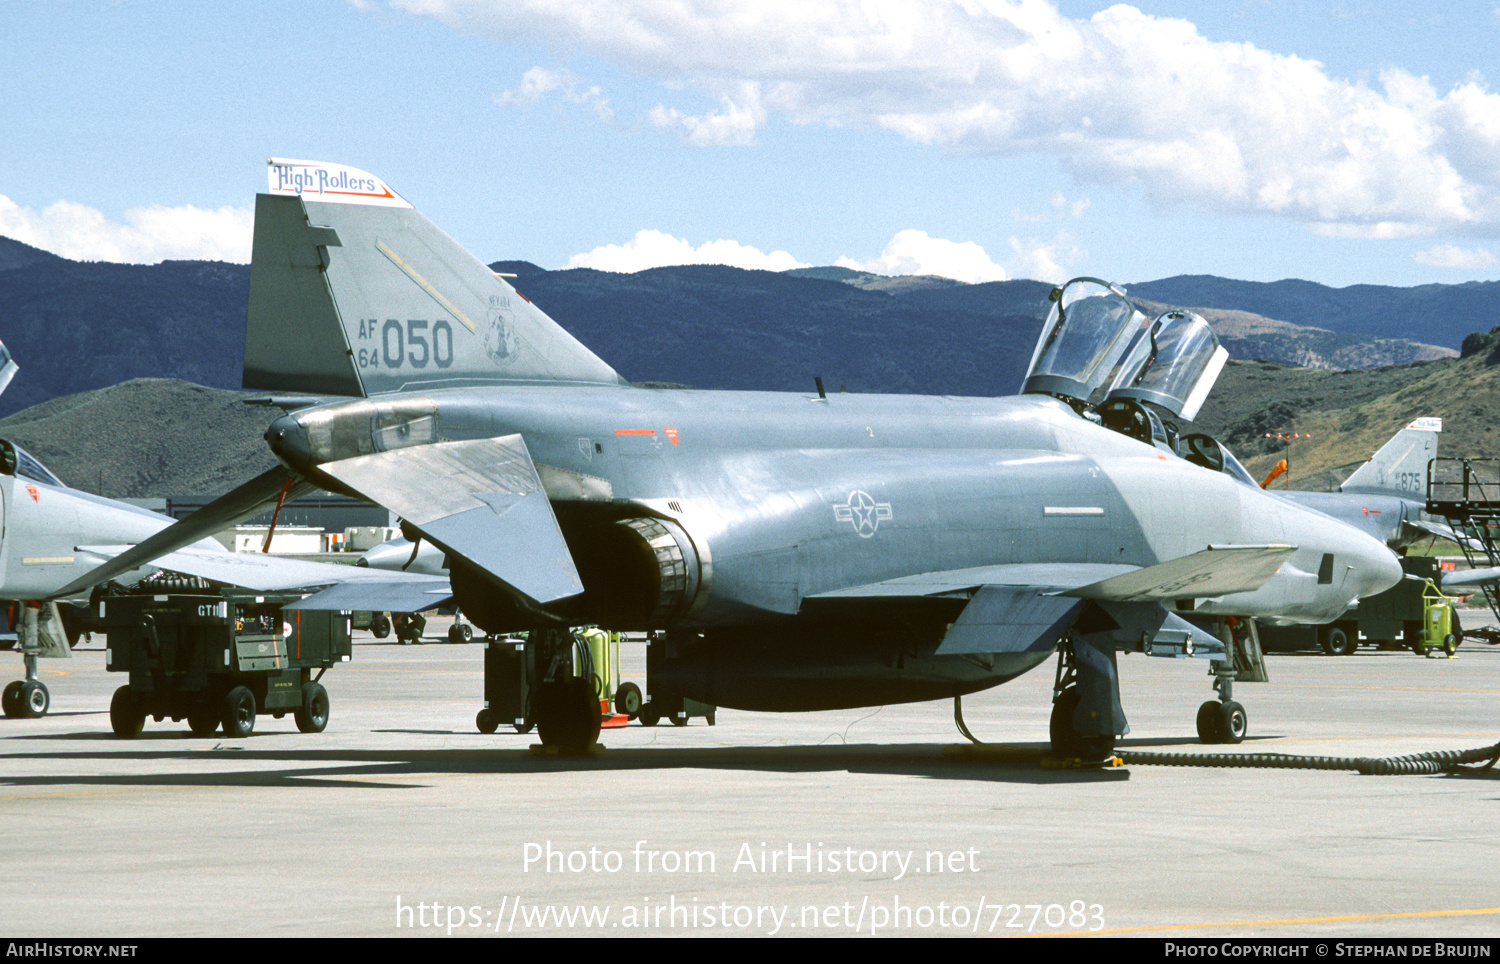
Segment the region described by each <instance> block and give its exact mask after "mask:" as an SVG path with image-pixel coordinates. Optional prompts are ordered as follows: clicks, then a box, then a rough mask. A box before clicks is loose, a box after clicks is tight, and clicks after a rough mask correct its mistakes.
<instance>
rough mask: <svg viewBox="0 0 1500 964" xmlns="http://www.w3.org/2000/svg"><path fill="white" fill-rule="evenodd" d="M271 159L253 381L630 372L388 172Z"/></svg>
mask: <svg viewBox="0 0 1500 964" xmlns="http://www.w3.org/2000/svg"><path fill="white" fill-rule="evenodd" d="M268 163H269V175H268V177H269V192H268V193H266V194H261V195H257V196H256V203H255V241H254V247H253V251H252V255H251V265H250V302H249V316H248V319H247V323H246V332H245V369H244V386H245V387H246V388H255V389H266V390H271V391H290V392H311V393H317V394H330V395H350V396H365V395H376V394H380V393H383V392H393V391H405V390H412V389H419V388H420V389H432V388H444V387H460V386H465V385H503V384H513V383H518V382H530V383H558V382H572V383H577V382H586V383H593V384H611V385H613V384H620V383H621V381H622V380H621V379H620V376H619V375H618V374H616V373H615V371H614V369H612V368H610V367H609V366H608V365H607V364H605V363H604V362H603V361H602V360H600V359H599V357H598V356H596V355H595V354H594V353H593V352H591V351H589V350H588V349H587V348H585V347H584V346H583V345H582V344H580V343H579V342H578V341H577V340H576V339H575V338H573V336H572V335H570V334H568V333H567V331H565V330H564V329H563V328H562V327H561V326H560V325H558V324H557V322H555V321H553V320H552V319H551V318H549V317H547V315H546V314H545V313H544V312H542V311H541V309H539V308H537V307H536V306H535V305H533V304H531V303H530V302H529V301H527V300H526V298H525V297H524V296H522V295H521V294H520V293H519V292H517V291H516V290H515V289H514V288H512V287H511V286H510V285H509V284H507V283H506V281H505V280H504V279H503V278H500V277H498V276H497V275H495V274H494V273H493V272H491V271H490V269H489V268H488V267H486V266H485V265H484V264H483V263H482V262H481V261H479V259H477V258H475V257H474V256H473V255H471V254H469V252H467V251H465V250H464V249H463V248H462V247H461V246H460V245H459V244H458V243H457V242H456V241H454V240H453V239H452V238H450V237H448V236H447V235H446V234H444V233H443V232H442V231H441V230H439V229H438V228H437V227H436V226H435V225H433V223H432V222H431V221H428V220H427V219H426V218H425V217H423V216H422V215H421V214H420V213H419V212H418V211H417V210H416V208H414V207H412V206H411V204H410V203H408V202H407V201H406V200H405V199H404V198H402V197H401V196H400V195H398V194H396V193H395V192H394V191H392V190H391V189H390V188H389V187H387V186H386V185H385V183H384V182H382V181H381V180H380V179H379V178H377V177H374V176H373V175H370V174H367V173H365V172H364V171H359V170H356V169H354V168H351V167H346V166H344V165H339V164H324V163H320V162H316V161H291V160H282V159H277V158H273V159H271V160H270V161H269V162H268Z"/></svg>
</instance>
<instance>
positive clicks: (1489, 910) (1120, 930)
mask: <svg viewBox="0 0 1500 964" xmlns="http://www.w3.org/2000/svg"><path fill="white" fill-rule="evenodd" d="M1482 914H1500V907H1476V908H1472V909H1468V910H1415V911H1402V912H1399V913H1394V914H1347V915H1344V916H1341V917H1283V918H1271V919H1269V920H1227V921H1217V922H1211V923H1204V924H1163V925H1160V926H1157V927H1116V928H1112V929H1107V930H1097V931H1070V932H1068V933H1066V934H1036V935H1031V934H1028V935H1024V936H1027V937H1031V936H1035V937H1089V936H1091V935H1104V934H1145V933H1151V932H1153V931H1190V930H1210V929H1212V928H1215V927H1290V926H1292V925H1295V924H1348V923H1352V922H1355V921H1372V920H1411V919H1414V918H1418V917H1475V916H1479V915H1482ZM1016 936H1021V935H1016Z"/></svg>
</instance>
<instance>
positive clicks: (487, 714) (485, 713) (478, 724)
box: [474, 710, 500, 733]
mask: <svg viewBox="0 0 1500 964" xmlns="http://www.w3.org/2000/svg"><path fill="white" fill-rule="evenodd" d="M474 727H475V729H477V730H479V732H480V733H493V732H495V731H496V730H497V729H499V728H500V717H498V716H496V715H495V714H494V712H493V711H491V710H480V711H479V714H478V715H477V716H475V717H474Z"/></svg>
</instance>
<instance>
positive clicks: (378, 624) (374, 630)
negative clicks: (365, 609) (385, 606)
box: [370, 613, 391, 639]
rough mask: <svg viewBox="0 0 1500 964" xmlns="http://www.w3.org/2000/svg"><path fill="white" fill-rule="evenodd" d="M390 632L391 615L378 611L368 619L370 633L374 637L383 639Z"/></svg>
mask: <svg viewBox="0 0 1500 964" xmlns="http://www.w3.org/2000/svg"><path fill="white" fill-rule="evenodd" d="M390 634H391V617H389V616H387V615H386V614H385V613H380V614H379V615H377V616H375V618H373V619H371V620H370V635H371V636H374V637H375V638H376V639H385V638H386V637H387V636H389V635H390Z"/></svg>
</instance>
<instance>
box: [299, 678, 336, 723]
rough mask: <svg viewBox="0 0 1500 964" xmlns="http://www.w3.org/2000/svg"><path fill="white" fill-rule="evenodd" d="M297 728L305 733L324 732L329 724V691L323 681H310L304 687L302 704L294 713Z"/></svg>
mask: <svg viewBox="0 0 1500 964" xmlns="http://www.w3.org/2000/svg"><path fill="white" fill-rule="evenodd" d="M293 715H294V716H295V717H296V719H297V729H299V730H301V731H302V732H303V733H322V732H323V728H324V727H325V726H327V725H328V691H327V690H326V689H324V688H323V684H322V683H308V684H307V685H306V686H304V687H302V705H301V706H299V707H297V711H296V713H294V714H293Z"/></svg>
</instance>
